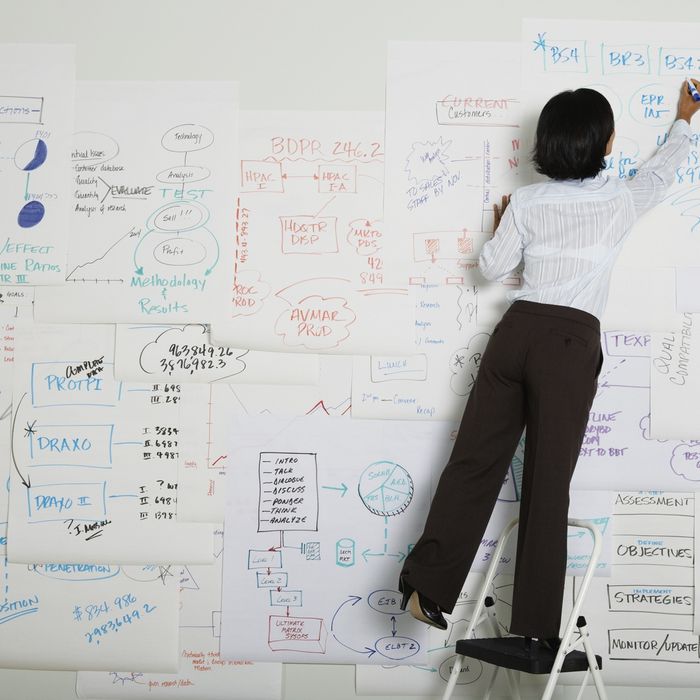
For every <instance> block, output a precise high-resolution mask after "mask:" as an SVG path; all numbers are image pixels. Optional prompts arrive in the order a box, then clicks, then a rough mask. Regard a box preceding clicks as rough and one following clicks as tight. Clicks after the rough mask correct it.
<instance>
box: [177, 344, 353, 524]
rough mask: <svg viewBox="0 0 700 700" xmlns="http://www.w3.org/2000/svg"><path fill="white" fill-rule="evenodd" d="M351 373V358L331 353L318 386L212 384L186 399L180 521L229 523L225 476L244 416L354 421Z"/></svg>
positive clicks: (325, 359)
mask: <svg viewBox="0 0 700 700" xmlns="http://www.w3.org/2000/svg"><path fill="white" fill-rule="evenodd" d="M298 357H302V356H301V355H299V356H298ZM351 372H352V358H350V357H343V356H340V355H337V356H331V355H326V356H322V357H320V379H319V383H318V384H317V385H314V386H291V385H288V384H287V385H284V384H280V385H276V386H274V385H253V384H249V385H237V386H233V385H226V386H224V385H212V386H210V387H206V393H205V394H201V393H199V394H198V396H197V398H193V399H192V400H190V401H187V402H186V403H185V404H184V405H183V406H182V408H181V414H180V415H181V417H182V421H183V423H185V424H186V425H187V426H188V428H189V430H188V438H187V439H186V440H185V441H183V444H182V456H181V460H180V464H179V471H178V483H179V484H180V493H179V496H178V504H177V517H178V520H184V521H194V522H208V523H222V522H223V521H224V494H225V489H224V482H225V479H224V477H225V475H226V470H227V469H228V468H229V467H231V466H232V461H231V460H232V458H230V457H229V452H230V449H231V440H230V438H231V426H233V425H235V424H236V422H237V421H238V420H239V419H240V418H242V417H245V416H255V415H269V414H272V415H276V416H303V415H320V416H345V417H346V418H348V419H349V418H350V410H351V408H350V376H351Z"/></svg>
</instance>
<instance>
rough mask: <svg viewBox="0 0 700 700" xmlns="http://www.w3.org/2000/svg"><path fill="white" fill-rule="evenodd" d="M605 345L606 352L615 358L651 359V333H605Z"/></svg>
mask: <svg viewBox="0 0 700 700" xmlns="http://www.w3.org/2000/svg"><path fill="white" fill-rule="evenodd" d="M603 343H604V344H605V352H606V353H607V354H608V355H611V356H614V357H649V356H650V355H651V335H650V334H649V333H631V332H625V331H605V332H604V333H603Z"/></svg>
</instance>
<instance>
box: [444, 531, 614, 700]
mask: <svg viewBox="0 0 700 700" xmlns="http://www.w3.org/2000/svg"><path fill="white" fill-rule="evenodd" d="M517 524H518V518H515V520H513V521H512V522H510V523H509V524H508V525H507V526H506V527H505V529H504V530H503V532H502V534H501V537H500V538H499V540H498V545H497V546H496V550H495V551H494V553H493V556H492V558H491V563H490V565H489V568H488V571H487V572H486V578H485V579H484V583H483V585H482V587H481V591H480V592H479V596H478V598H477V603H476V607H475V608H474V613H473V614H472V617H471V621H470V623H469V627H468V628H467V633H466V635H465V637H464V639H461V640H459V641H458V642H457V645H456V651H457V658H456V660H455V663H454V666H453V667H452V672H451V674H450V678H449V681H448V683H447V688H445V692H444V694H443V696H442V700H449V699H450V698H451V697H452V692H453V691H454V688H455V685H456V684H457V680H458V679H459V674H460V672H461V670H462V659H463V657H465V656H466V657H470V658H474V659H479V660H480V661H484V662H486V663H490V664H493V665H494V666H495V667H496V668H495V669H494V673H493V674H492V676H491V683H490V685H489V687H488V690H487V691H486V695H484V699H483V700H489V698H490V697H491V691H492V689H493V685H494V683H495V681H496V676H497V673H498V671H499V670H500V669H503V670H504V671H505V674H506V680H507V681H508V687H509V690H510V695H511V697H512V698H513V700H521V697H520V690H519V687H518V685H519V684H518V679H517V676H516V674H515V673H514V671H525V672H526V673H535V674H545V673H549V679H548V681H547V685H546V687H545V689H544V692H543V694H542V696H541V700H551V698H552V695H553V694H554V688H555V686H556V684H557V681H558V680H559V674H560V673H567V672H570V671H585V675H584V677H583V681H582V682H581V688H580V690H579V693H578V695H577V697H576V700H580V699H581V697H582V696H583V691H584V689H585V688H586V686H587V684H588V680H589V678H590V677H591V676H592V677H593V683H594V684H595V688H596V690H597V692H598V698H599V699H600V700H607V698H608V696H607V694H606V692H605V687H604V686H603V679H602V676H601V673H600V669H601V667H602V661H601V658H600V656H596V655H595V654H594V653H593V647H592V646H591V642H590V638H589V634H588V630H587V628H586V620H585V618H584V617H583V616H582V615H580V612H581V607H582V605H583V599H584V597H585V595H586V592H587V591H588V586H589V584H590V582H591V579H592V578H593V572H594V571H595V568H596V565H597V563H598V559H599V557H600V551H601V549H602V546H603V542H602V536H601V534H600V531H599V530H598V528H597V527H596V526H595V525H593V524H592V523H590V522H588V521H586V520H577V519H574V518H569V521H568V524H569V527H579V528H584V529H586V530H589V531H590V532H591V534H592V535H593V549H592V550H591V557H590V561H589V562H588V567H587V568H586V572H585V574H584V576H583V581H582V583H581V588H580V590H579V592H578V594H577V595H576V599H575V600H574V606H573V609H572V611H571V614H570V615H569V619H568V620H567V623H566V626H565V628H564V632H563V635H562V639H561V646H560V647H559V650H558V651H557V652H556V653H555V652H554V651H552V650H550V649H547V648H544V647H539V648H538V647H537V642H536V641H534V640H533V642H532V643H533V650H532V651H529V650H526V649H525V646H524V643H523V638H522V637H504V636H502V634H501V629H500V627H499V626H498V622H497V620H496V609H495V605H494V601H493V599H492V598H491V597H490V596H489V595H488V592H489V587H490V585H491V582H492V581H493V578H494V577H495V575H496V568H497V567H498V563H499V561H500V559H501V554H502V552H503V548H504V547H505V544H506V541H507V540H508V538H509V537H510V535H511V534H512V532H513V530H514V529H515V528H516V526H517ZM484 621H486V622H488V623H489V626H490V627H491V630H492V632H493V634H495V635H496V636H495V637H490V638H482V639H475V638H474V633H475V630H476V628H477V627H478V626H479V625H480V624H481V623H482V622H484ZM579 647H583V651H580V650H578V649H579Z"/></svg>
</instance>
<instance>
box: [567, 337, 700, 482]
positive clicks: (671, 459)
mask: <svg viewBox="0 0 700 700" xmlns="http://www.w3.org/2000/svg"><path fill="white" fill-rule="evenodd" d="M602 341H603V343H602V347H603V354H604V356H605V361H604V363H603V368H602V371H601V374H600V377H599V379H598V393H597V394H596V397H595V400H594V401H593V406H592V408H591V412H590V414H589V421H588V426H587V428H586V434H585V436H584V439H583V445H582V447H581V452H580V457H579V460H578V464H577V466H576V471H575V472H574V476H573V480H572V487H573V488H575V489H592V490H594V489H629V488H645V489H657V488H663V489H666V490H669V491H672V490H676V491H677V490H682V489H695V488H696V485H697V484H700V474H698V473H697V472H698V469H697V461H698V458H697V455H696V454H695V453H696V452H697V450H696V448H695V447H694V442H695V441H694V440H688V441H677V440H657V439H654V438H652V437H651V433H650V398H649V394H650V389H649V385H650V371H651V370H650V363H651V361H652V360H651V342H652V341H651V335H649V334H647V333H635V332H626V331H605V332H604V333H603V337H602Z"/></svg>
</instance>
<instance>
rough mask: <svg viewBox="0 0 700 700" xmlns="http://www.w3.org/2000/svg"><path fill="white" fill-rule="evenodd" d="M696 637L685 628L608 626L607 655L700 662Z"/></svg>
mask: <svg viewBox="0 0 700 700" xmlns="http://www.w3.org/2000/svg"><path fill="white" fill-rule="evenodd" d="M699 646H700V640H699V639H698V636H697V635H694V634H693V633H692V632H691V631H689V630H672V629H634V628H632V629H611V630H609V631H608V655H609V656H610V659H611V660H613V659H614V660H628V661H671V662H676V663H681V662H682V663H688V664H697V663H700V653H699V650H698V647H699Z"/></svg>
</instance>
